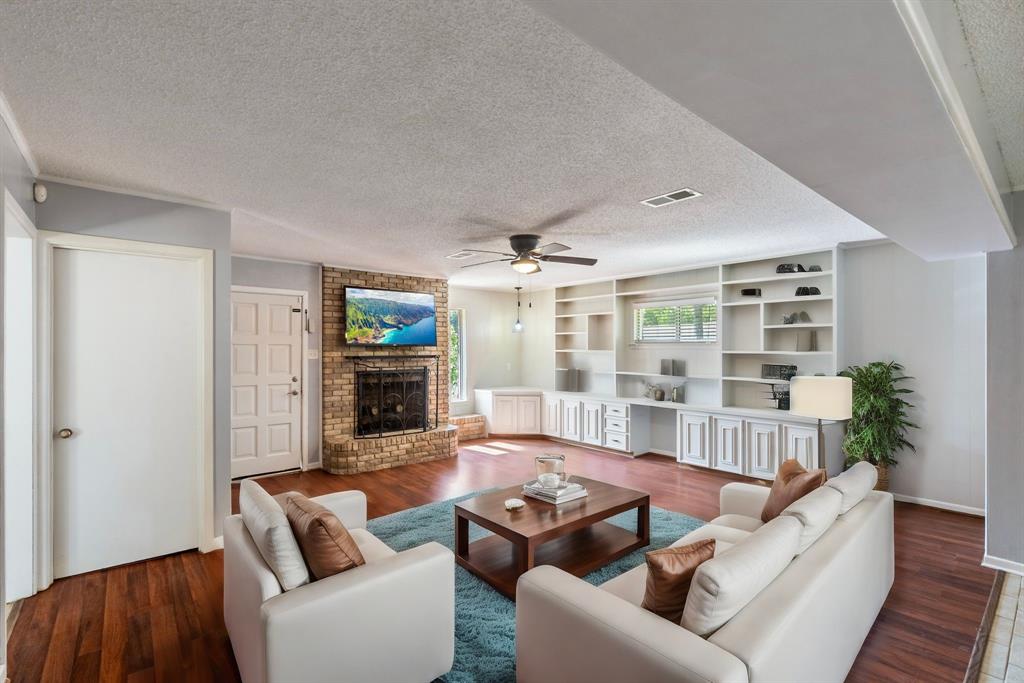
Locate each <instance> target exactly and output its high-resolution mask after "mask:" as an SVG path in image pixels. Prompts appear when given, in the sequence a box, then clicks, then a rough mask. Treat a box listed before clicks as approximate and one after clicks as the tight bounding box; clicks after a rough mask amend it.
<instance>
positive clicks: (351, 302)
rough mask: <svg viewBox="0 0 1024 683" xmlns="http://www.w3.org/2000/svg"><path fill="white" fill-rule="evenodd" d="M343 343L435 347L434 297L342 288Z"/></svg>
mask: <svg viewBox="0 0 1024 683" xmlns="http://www.w3.org/2000/svg"><path fill="white" fill-rule="evenodd" d="M345 341H346V342H348V343H349V344H360V345H367V346H437V311H436V309H435V306H434V295H433V294H425V293H422V292H393V291H390V290H386V289H361V288H359V287H345Z"/></svg>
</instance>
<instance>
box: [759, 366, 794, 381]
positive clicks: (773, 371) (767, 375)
mask: <svg viewBox="0 0 1024 683" xmlns="http://www.w3.org/2000/svg"><path fill="white" fill-rule="evenodd" d="M794 375H796V366H795V365H778V364H776V363H762V364H761V379H781V380H787V381H788V380H790V379H792V378H793V376H794Z"/></svg>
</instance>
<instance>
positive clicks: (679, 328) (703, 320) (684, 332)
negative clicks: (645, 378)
mask: <svg viewBox="0 0 1024 683" xmlns="http://www.w3.org/2000/svg"><path fill="white" fill-rule="evenodd" d="M716 341H718V305H717V303H716V302H715V300H714V299H710V298H704V299H683V300H677V301H648V302H643V303H635V304H633V342H634V343H636V344H645V343H649V342H673V343H679V342H703V343H709V342H716Z"/></svg>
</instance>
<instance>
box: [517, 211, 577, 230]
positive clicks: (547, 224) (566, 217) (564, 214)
mask: <svg viewBox="0 0 1024 683" xmlns="http://www.w3.org/2000/svg"><path fill="white" fill-rule="evenodd" d="M583 213H586V208H585V207H577V208H572V209H565V210H563V211H559V212H558V213H556V214H554V215H551V216H548V217H547V218H545V219H544V220H542V221H541V222H540V223H537V224H536V225H533V226H531V227H530V231H531V232H540V233H543V232H546V231H547V230H550V229H551V228H553V227H555V226H556V225H558V224H559V223H565V222H566V221H570V220H572V219H573V218H576V216H579V215H582V214H583Z"/></svg>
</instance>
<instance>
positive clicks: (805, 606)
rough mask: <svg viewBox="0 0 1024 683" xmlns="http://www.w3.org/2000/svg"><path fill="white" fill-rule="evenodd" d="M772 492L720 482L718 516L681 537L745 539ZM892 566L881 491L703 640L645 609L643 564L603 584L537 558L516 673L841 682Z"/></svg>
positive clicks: (520, 617)
mask: <svg viewBox="0 0 1024 683" xmlns="http://www.w3.org/2000/svg"><path fill="white" fill-rule="evenodd" d="M768 491H769V489H768V488H767V487H764V486H757V485H753V484H741V483H732V484H727V485H726V486H724V487H723V488H722V490H721V501H720V512H721V516H720V517H717V518H716V519H714V520H712V521H711V523H709V524H707V525H705V526H703V527H701V528H699V529H697V530H695V531H693V532H691V533H689V534H687V535H686V536H684V537H683V538H681V539H680V540H679V541H677V542H676V543H675V544H673V545H685V544H688V543H692V542H694V541H697V540H700V539H704V538H715V539H716V540H717V541H719V545H721V546H723V547H724V548H728V547H729V546H730V545H733V544H736V543H741V542H742V541H743V539H744V538H746V537H747V536H749V535H750V534H751V532H753V531H755V530H757V529H758V528H760V527H761V526H762V524H761V520H760V514H761V508H762V507H763V505H764V501H765V499H766V498H767V496H768ZM862 493H863V492H862ZM844 507H845V505H844ZM834 510H835V508H833V515H832V516H834ZM802 528H804V529H805V530H806V529H807V527H806V526H803V527H802ZM733 547H735V546H733ZM717 555H718V553H717V552H716V557H717ZM893 572H894V555H893V498H892V495H890V494H888V493H882V492H878V491H871V492H870V493H867V495H866V496H865V497H864V498H863V500H861V501H860V502H859V503H857V504H856V505H855V506H853V507H852V508H851V509H849V510H848V511H847V512H845V513H844V514H841V515H839V517H838V518H836V519H835V521H834V522H831V526H829V527H828V529H827V531H825V532H824V534H823V535H821V536H820V537H819V538H818V539H817V540H816V541H814V542H813V544H812V545H810V547H808V548H807V549H806V550H805V551H804V552H802V554H799V555H797V556H796V557H795V558H794V559H793V560H792V561H791V562H790V563H789V564H788V565H787V566H786V568H785V569H784V570H783V571H782V573H781V574H779V575H778V576H777V577H775V579H774V580H773V581H772V582H771V583H770V584H768V586H767V587H766V588H764V589H763V590H761V591H760V592H759V593H757V595H756V596H755V597H754V598H753V599H752V600H751V601H750V602H749V603H747V604H746V606H745V607H743V608H742V610H740V611H739V612H738V613H737V614H735V616H733V617H732V618H731V619H730V620H729V621H728V622H727V623H725V625H723V626H722V627H721V628H718V629H717V630H716V631H714V632H713V633H711V634H710V636H708V637H706V638H703V637H700V636H698V635H696V634H694V633H692V632H690V631H688V630H686V629H685V628H683V627H682V626H680V625H678V624H675V623H672V622H670V621H667V620H665V619H663V618H661V617H659V616H656V615H655V614H653V613H651V612H648V611H647V610H644V609H642V608H641V607H640V603H641V602H642V601H643V595H644V588H645V584H646V579H647V567H646V566H645V565H641V566H639V567H636V568H634V569H632V570H630V571H629V572H626V573H624V574H622V575H620V576H618V577H616V578H614V579H612V580H611V581H608V582H606V583H604V584H602V585H601V586H600V587H597V586H592V585H590V584H588V583H587V582H585V581H583V580H581V579H578V578H576V577H574V576H572V575H570V574H567V573H565V572H563V571H561V570H559V569H556V568H555V567H551V566H541V567H537V568H535V569H532V570H530V571H529V572H527V573H525V574H524V575H523V576H522V577H520V579H519V584H518V587H517V591H516V601H517V602H516V668H517V678H518V680H519V681H520V682H521V683H538V682H540V681H554V680H557V681H564V682H567V683H572V682H574V681H587V682H588V683H594V682H598V683H600V682H602V681H625V680H629V681H631V682H634V683H640V682H651V683H654V682H658V683H662V682H665V681H683V682H686V683H691V682H697V681H701V682H716V683H717V682H722V683H725V682H728V683H741V682H743V681H752V682H760V681H773V682H776V681H777V682H785V683H799V682H801V681H806V682H807V683H828V682H830V681H836V682H838V681H842V680H844V679H845V678H846V675H847V673H848V672H849V670H850V667H851V666H852V664H853V661H854V659H855V658H856V657H857V653H858V652H859V651H860V647H861V644H862V643H863V641H864V638H865V637H866V636H867V634H868V631H869V630H870V629H871V626H872V624H873V623H874V621H875V618H876V617H877V615H878V611H879V610H880V609H881V606H882V603H883V602H884V601H885V598H886V595H888V593H889V589H890V587H891V586H892V581H893ZM695 581H696V579H695ZM692 591H693V588H691V592H692ZM684 621H685V617H684Z"/></svg>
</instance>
